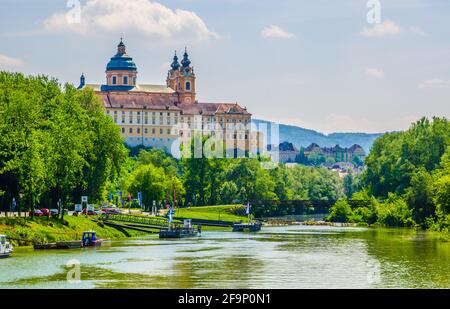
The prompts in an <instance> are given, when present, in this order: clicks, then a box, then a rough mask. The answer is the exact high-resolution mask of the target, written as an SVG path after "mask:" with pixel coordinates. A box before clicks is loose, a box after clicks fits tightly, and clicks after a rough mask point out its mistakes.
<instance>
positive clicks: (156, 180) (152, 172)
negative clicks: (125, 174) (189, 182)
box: [127, 163, 167, 205]
mask: <svg viewBox="0 0 450 309" xmlns="http://www.w3.org/2000/svg"><path fill="white" fill-rule="evenodd" d="M127 190H128V192H130V193H131V194H132V195H133V196H137V193H138V192H142V201H143V203H144V204H145V205H152V203H153V201H156V202H157V204H159V203H160V202H161V201H162V200H163V198H164V197H166V194H167V180H166V179H165V177H164V169H163V168H162V167H155V166H154V165H153V164H151V163H149V164H145V165H139V166H137V167H136V169H135V170H134V171H133V172H132V173H131V175H130V178H129V179H128V185H127Z"/></svg>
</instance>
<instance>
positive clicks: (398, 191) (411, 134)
mask: <svg viewBox="0 0 450 309" xmlns="http://www.w3.org/2000/svg"><path fill="white" fill-rule="evenodd" d="M449 157H450V122H449V121H448V120H447V119H445V118H433V120H432V121H430V120H428V119H426V118H423V119H421V120H420V121H418V122H417V123H415V124H413V125H412V126H411V128H410V129H409V130H407V131H404V132H395V133H389V134H385V135H383V136H382V137H380V138H378V139H377V140H376V141H375V143H374V145H373V147H372V150H371V152H370V154H369V156H368V157H367V159H366V162H365V163H366V166H367V170H366V171H365V172H364V173H363V175H362V183H361V185H362V186H363V187H364V188H365V194H366V196H365V197H363V198H364V199H373V197H375V198H376V200H379V202H378V201H376V200H374V201H373V208H372V210H371V212H372V214H371V216H370V217H371V218H372V219H371V222H368V220H367V218H364V217H363V216H359V217H358V216H354V214H355V213H357V212H364V211H366V210H360V209H353V210H352V212H351V213H350V214H348V215H347V220H353V221H356V222H357V221H364V222H368V223H370V224H371V223H373V222H378V223H380V224H383V225H387V226H412V225H416V224H417V225H420V226H422V227H431V226H435V227H436V226H437V227H439V228H440V229H447V230H448V226H449V225H448V223H449V222H450V221H449V214H450V206H449V205H450V163H449V162H450V160H449ZM360 198H361V194H359V195H358V194H356V195H355V194H353V196H352V197H351V200H355V199H360ZM335 208H336V210H337V209H341V208H342V205H341V204H339V205H338V204H336V207H335ZM334 213H335V211H334V210H333V211H332V215H331V216H330V217H329V220H331V221H338V220H339V219H341V218H340V217H339V218H338V216H335V215H334ZM374 218H376V220H375V221H374ZM436 222H437V224H435V223H436Z"/></svg>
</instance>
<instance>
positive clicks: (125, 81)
mask: <svg viewBox="0 0 450 309" xmlns="http://www.w3.org/2000/svg"><path fill="white" fill-rule="evenodd" d="M123 84H124V85H128V76H124V77H123Z"/></svg>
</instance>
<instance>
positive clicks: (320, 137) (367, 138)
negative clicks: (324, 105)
mask: <svg viewBox="0 0 450 309" xmlns="http://www.w3.org/2000/svg"><path fill="white" fill-rule="evenodd" d="M252 121H253V122H254V123H255V124H256V125H260V124H266V125H267V130H268V134H269V137H268V143H269V144H271V141H270V127H271V126H270V124H271V123H272V122H270V121H266V120H259V119H253V120H252ZM279 130H280V132H279V133H280V140H279V142H280V143H281V142H284V141H288V142H291V143H293V144H294V146H295V147H297V148H300V147H308V146H309V145H310V144H311V143H316V144H318V145H319V146H321V147H332V146H335V145H337V144H339V145H340V146H342V147H350V146H352V145H353V144H358V145H360V146H361V147H363V148H364V150H365V151H366V153H369V151H370V148H371V147H372V144H373V142H374V141H375V139H377V138H378V137H380V136H381V135H383V134H382V133H374V134H370V133H331V134H323V133H320V132H317V131H314V130H310V129H304V128H301V127H297V126H292V125H285V124H279Z"/></svg>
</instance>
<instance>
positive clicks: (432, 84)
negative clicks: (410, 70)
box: [419, 78, 450, 89]
mask: <svg viewBox="0 0 450 309" xmlns="http://www.w3.org/2000/svg"><path fill="white" fill-rule="evenodd" d="M428 88H450V80H443V79H440V78H433V79H427V80H423V81H421V82H420V83H419V89H428Z"/></svg>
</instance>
